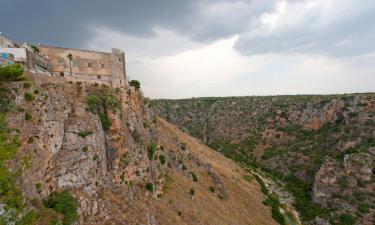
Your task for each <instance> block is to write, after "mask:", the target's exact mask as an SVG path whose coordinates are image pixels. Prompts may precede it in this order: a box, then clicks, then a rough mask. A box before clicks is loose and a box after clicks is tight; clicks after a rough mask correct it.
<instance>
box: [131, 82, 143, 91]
mask: <svg viewBox="0 0 375 225" xmlns="http://www.w3.org/2000/svg"><path fill="white" fill-rule="evenodd" d="M129 86H131V87H135V89H137V90H138V89H140V88H141V83H140V82H139V81H138V80H131V81H129Z"/></svg>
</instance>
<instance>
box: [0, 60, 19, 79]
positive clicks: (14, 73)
mask: <svg viewBox="0 0 375 225" xmlns="http://www.w3.org/2000/svg"><path fill="white" fill-rule="evenodd" d="M21 80H25V78H24V77H23V68H22V66H21V65H19V64H12V65H6V66H0V83H1V82H5V81H21Z"/></svg>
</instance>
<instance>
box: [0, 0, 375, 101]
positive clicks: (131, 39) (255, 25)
mask: <svg viewBox="0 0 375 225" xmlns="http://www.w3.org/2000/svg"><path fill="white" fill-rule="evenodd" d="M0 32H2V34H3V35H5V36H7V37H9V38H11V39H13V40H17V41H25V42H30V43H34V44H38V43H42V44H48V45H56V46H62V47H73V48H82V49H90V50H98V51H110V49H111V48H112V47H115V48H120V49H122V50H123V51H125V55H126V70H127V76H128V78H129V79H137V80H139V81H140V82H141V87H142V90H143V92H144V93H145V95H146V96H149V97H151V98H190V97H203V96H248V95H280V94H336V93H353V92H374V91H375V1H374V0H158V1H155V0H106V1H102V0H90V1H89V0H81V1H77V0H65V1H57V0H33V1H31V0H1V3H0Z"/></svg>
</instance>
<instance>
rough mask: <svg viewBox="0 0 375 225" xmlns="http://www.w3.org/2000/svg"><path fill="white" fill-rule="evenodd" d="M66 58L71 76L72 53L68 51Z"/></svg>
mask: <svg viewBox="0 0 375 225" xmlns="http://www.w3.org/2000/svg"><path fill="white" fill-rule="evenodd" d="M67 57H68V59H69V71H70V76H72V75H73V73H72V60H73V55H72V53H70V52H69V54H68V56H67Z"/></svg>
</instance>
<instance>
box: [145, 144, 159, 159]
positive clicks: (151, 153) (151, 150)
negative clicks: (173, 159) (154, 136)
mask: <svg viewBox="0 0 375 225" xmlns="http://www.w3.org/2000/svg"><path fill="white" fill-rule="evenodd" d="M156 147H157V146H156V144H155V143H150V144H149V145H147V156H148V159H149V160H153V159H154V153H155V151H156Z"/></svg>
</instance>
